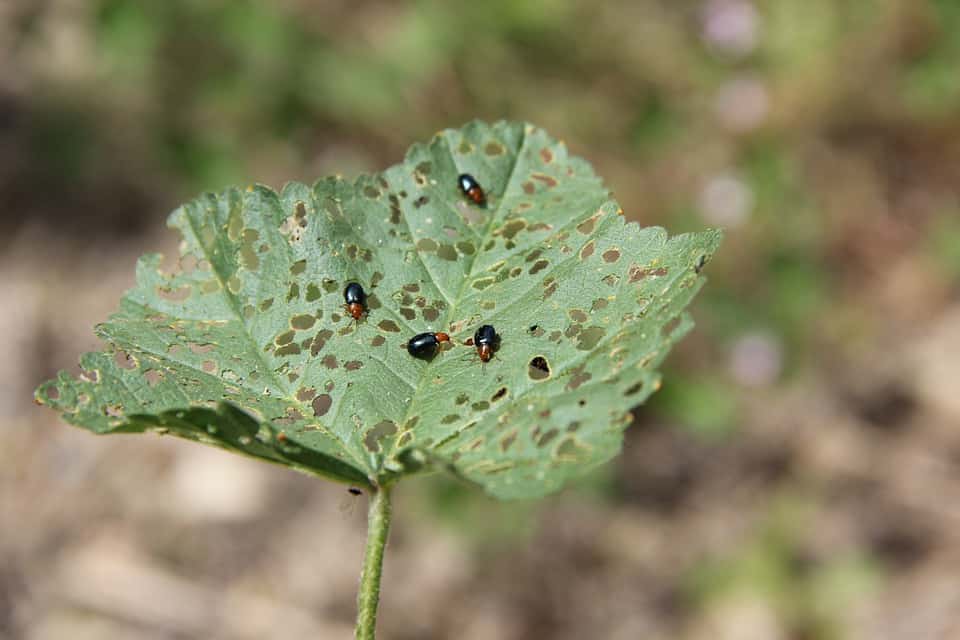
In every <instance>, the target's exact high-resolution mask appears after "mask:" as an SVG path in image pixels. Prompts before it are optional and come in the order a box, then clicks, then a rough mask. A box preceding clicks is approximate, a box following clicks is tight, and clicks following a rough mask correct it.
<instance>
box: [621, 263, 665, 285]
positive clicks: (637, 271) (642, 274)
mask: <svg viewBox="0 0 960 640" xmlns="http://www.w3.org/2000/svg"><path fill="white" fill-rule="evenodd" d="M665 275H667V268H666V267H659V268H657V269H654V268H653V267H648V268H643V267H641V266H640V265H636V264H634V265H631V266H630V270H629V271H628V272H627V276H628V279H627V282H630V283H634V282H639V281H640V280H643V279H644V278H646V277H647V276H665Z"/></svg>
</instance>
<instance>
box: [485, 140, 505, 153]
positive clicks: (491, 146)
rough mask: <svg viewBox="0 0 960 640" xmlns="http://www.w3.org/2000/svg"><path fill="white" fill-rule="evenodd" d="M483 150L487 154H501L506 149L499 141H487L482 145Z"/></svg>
mask: <svg viewBox="0 0 960 640" xmlns="http://www.w3.org/2000/svg"><path fill="white" fill-rule="evenodd" d="M483 152H484V153H485V154H487V155H488V156H502V155H503V154H504V153H506V152H507V150H506V149H505V148H504V146H503V145H502V144H500V143H499V142H488V143H487V144H486V146H484V147H483Z"/></svg>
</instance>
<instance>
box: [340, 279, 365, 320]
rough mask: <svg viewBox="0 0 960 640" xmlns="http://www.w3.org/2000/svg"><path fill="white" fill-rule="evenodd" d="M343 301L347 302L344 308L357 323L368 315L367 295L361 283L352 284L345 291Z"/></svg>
mask: <svg viewBox="0 0 960 640" xmlns="http://www.w3.org/2000/svg"><path fill="white" fill-rule="evenodd" d="M343 300H344V302H346V304H344V305H343V306H344V307H345V308H346V309H347V313H349V314H350V316H351V317H352V318H353V319H354V320H355V321H357V322H358V323H359V322H360V318H362V317H363V316H364V314H366V313H367V293H366V291H364V290H363V287H361V286H360V284H359V283H356V282H351V283H350V284H348V285H347V286H346V288H345V289H344V290H343Z"/></svg>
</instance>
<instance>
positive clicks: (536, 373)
mask: <svg viewBox="0 0 960 640" xmlns="http://www.w3.org/2000/svg"><path fill="white" fill-rule="evenodd" d="M527 375H528V376H529V377H530V379H531V380H536V381H539V380H546V379H547V378H549V377H550V363H548V362H547V359H546V358H544V357H543V356H536V357H534V358H533V359H531V360H530V363H529V364H528V365H527Z"/></svg>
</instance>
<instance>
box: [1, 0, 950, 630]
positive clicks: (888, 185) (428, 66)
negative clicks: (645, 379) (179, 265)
mask: <svg viewBox="0 0 960 640" xmlns="http://www.w3.org/2000/svg"><path fill="white" fill-rule="evenodd" d="M957 34H960V4H958V3H956V2H954V1H953V0H869V1H868V0H860V1H853V0H763V1H761V0H756V1H753V0H684V1H682V2H678V1H668V0H645V1H641V2H638V1H636V0H613V1H610V2H603V3H597V2H586V1H581V2H559V1H551V0H535V1H532V2H522V3H521V2H511V1H509V0H489V1H487V2H482V3H481V2H476V3H462V4H455V3H444V2H439V1H434V2H431V1H426V0H425V1H422V2H413V3H410V2H407V3H395V2H377V1H370V0H353V1H351V2H346V1H336V0H331V1H322V2H317V1H309V0H277V1H273V2H267V1H253V0H230V1H227V0H206V1H204V0H165V1H163V2H140V1H136V0H4V1H3V2H0V211H2V215H0V247H2V249H0V299H2V300H3V305H4V311H3V313H2V314H0V353H2V355H3V357H2V358H0V372H2V385H0V530H2V531H0V637H2V638H28V639H31V640H32V639H37V640H40V639H43V640H47V639H59V638H71V640H76V639H80V640H83V639H87V638H97V639H104V638H106V639H114V638H118V639H119V638H145V639H151V640H152V639H158V640H160V639H164V640H166V639H171V640H180V639H184V640H186V639H193V638H217V639H219V638H223V639H234V638H236V639H246V638H265V637H276V638H308V637H309V638H332V639H338V638H343V639H347V638H350V637H352V624H353V615H354V598H355V591H356V584H357V577H358V573H359V567H360V560H361V548H362V544H363V536H364V530H365V518H364V515H365V513H364V512H365V506H366V505H365V499H363V498H360V499H351V496H349V494H347V492H346V491H345V489H344V488H343V487H341V486H338V485H332V484H327V483H322V482H316V481H314V480H312V479H311V478H308V477H305V476H300V475H298V474H295V473H293V472H290V471H287V470H284V469H279V468H271V467H268V466H266V465H262V464H260V463H257V462H254V461H249V460H245V459H240V458H239V457H235V456H231V455H230V454H227V453H222V452H220V451H217V450H213V449H207V448H204V447H198V446H196V445H194V444H190V443H184V442H178V441H174V440H172V439H161V438H155V437H151V438H148V437H143V436H137V437H123V436H114V437H110V438H95V437H93V436H91V435H89V434H87V433H86V432H83V431H80V430H78V429H74V428H72V427H67V426H64V425H63V424H62V423H61V422H60V421H59V420H58V418H57V416H56V415H55V414H54V413H53V412H51V411H49V410H46V409H41V408H39V407H35V406H34V405H33V404H32V401H31V394H32V389H33V388H34V387H35V386H36V385H37V384H38V383H39V382H41V381H42V380H44V379H46V378H47V377H49V376H52V375H53V374H54V373H55V372H56V371H57V370H58V369H61V368H66V369H70V370H73V371H76V363H77V359H78V356H79V354H80V353H81V352H82V351H85V350H93V349H97V348H98V344H97V341H96V340H95V339H94V336H93V332H92V326H93V325H94V324H95V323H96V322H99V321H101V320H103V319H105V318H106V316H107V315H108V314H109V313H110V312H111V310H113V309H114V308H115V307H116V305H117V302H118V300H119V298H120V295H121V293H122V291H123V290H124V289H126V288H127V287H129V286H131V285H132V283H133V266H134V262H135V259H136V257H137V256H138V255H140V254H141V253H144V252H151V251H163V252H165V253H167V254H168V255H169V254H171V253H175V252H176V242H177V241H176V238H175V237H174V235H173V233H172V232H170V231H167V230H166V229H165V226H164V220H165V217H166V215H167V213H168V212H169V211H170V210H172V209H174V208H175V207H176V206H177V205H178V204H180V203H181V202H183V201H185V200H186V199H189V198H191V197H193V196H194V195H196V194H197V193H198V192H200V191H203V190H217V189H220V188H222V187H225V186H227V185H232V184H247V183H249V182H252V181H258V182H264V183H267V184H270V185H272V186H275V187H279V186H281V185H282V184H283V183H284V182H285V181H287V180H305V181H312V180H313V179H315V178H317V177H320V176H323V175H327V174H331V173H340V174H344V175H346V176H354V175H356V174H358V173H360V172H366V171H375V170H379V169H382V168H385V167H386V166H388V165H390V164H392V163H394V162H397V161H399V160H400V159H401V157H402V154H403V152H404V150H405V149H406V148H407V146H409V145H410V144H411V143H413V142H414V141H418V140H425V139H427V138H429V136H431V135H432V134H433V133H434V132H435V131H437V130H439V129H442V128H445V127H457V126H460V125H461V124H463V123H464V122H466V121H468V120H470V119H472V118H475V117H476V118H483V119H489V120H494V119H499V118H508V119H519V120H529V121H531V122H534V123H536V124H537V125H539V126H542V127H544V128H545V129H547V130H548V131H549V132H551V133H552V134H553V135H554V136H557V137H559V138H562V139H564V140H566V142H567V143H568V145H569V146H570V147H571V149H572V150H573V152H575V153H576V154H578V155H581V156H583V157H585V158H587V159H588V160H589V161H590V162H592V163H593V164H594V166H595V168H596V170H597V172H598V173H599V174H600V175H601V176H604V178H605V180H606V182H607V184H608V186H609V187H610V188H611V189H612V190H613V191H614V193H615V196H616V197H617V198H618V200H619V201H620V202H621V204H622V206H623V208H624V210H625V211H626V212H627V215H628V216H629V217H631V218H632V219H635V220H639V221H640V222H641V223H643V224H659V225H663V226H665V227H667V228H668V229H669V230H670V231H671V232H681V231H688V230H694V229H702V228H704V227H723V228H725V229H726V231H727V236H726V241H725V244H724V246H723V247H722V250H721V251H720V252H719V253H718V254H717V256H716V258H715V259H714V261H713V262H712V263H711V264H710V265H709V267H708V269H707V273H708V275H709V278H710V282H709V283H708V285H707V286H706V287H705V288H704V290H703V292H702V293H701V294H700V296H699V297H698V299H697V300H696V302H695V304H694V309H693V313H694V315H695V317H696V320H697V328H696V329H695V331H694V332H693V333H692V334H691V335H690V336H689V337H688V338H687V339H686V340H685V341H684V342H683V343H682V345H681V346H680V347H679V348H678V349H677V350H676V351H675V352H674V354H672V356H671V358H669V360H668V366H667V368H666V370H665V379H664V386H663V389H662V391H660V393H658V394H657V395H656V396H654V398H653V399H652V401H651V402H650V403H649V404H648V405H647V406H644V407H641V408H638V409H637V410H636V411H635V414H636V423H635V424H634V425H633V426H632V427H631V428H630V429H629V430H628V431H627V434H626V441H625V445H624V452H623V455H621V456H620V457H619V458H617V459H616V460H615V461H614V462H613V463H611V464H610V465H607V466H606V467H604V468H602V469H599V470H597V471H596V472H594V473H592V474H591V475H590V476H588V477H586V478H584V479H583V480H582V481H580V482H578V483H577V484H575V485H574V486H571V487H569V488H568V489H567V490H566V491H564V492H563V493H561V494H559V495H557V496H553V497H551V498H549V499H546V500H543V501H540V502H537V503H521V504H515V503H504V504H501V503H497V502H494V501H492V500H489V499H487V498H485V497H484V496H482V495H480V494H478V493H476V492H474V491H472V490H470V489H467V488H465V487H463V486H460V485H458V484H456V483H454V482H451V481H447V480H444V479H441V478H427V479H418V480H414V481H410V482H406V483H404V484H402V485H401V486H400V488H399V489H398V492H397V496H396V500H397V516H396V524H395V529H394V531H393V537H392V539H391V544H390V549H389V553H388V555H387V561H386V570H385V571H386V573H385V578H384V580H385V583H384V596H383V600H382V606H381V621H380V629H381V631H382V635H383V637H384V638H392V639H399V640H408V639H409V640H413V639H428V640H429V639H441V638H461V639H466V640H475V639H476V640H479V639H488V638H497V639H506V640H514V639H517V640H519V639H526V638H557V639H563V640H566V639H570V640H574V639H576V640H581V639H583V638H591V637H593V638H604V639H607V638H610V639H618V640H619V639H637V638H653V639H664V640H666V639H668V638H669V639H674V638H683V639H693V640H699V639H707V638H710V639H714V638H720V639H724V638H730V639H737V640H752V639H757V640H770V639H774V640H776V639H780V638H782V639H790V640H808V639H809V640H821V639H823V640H832V639H843V638H870V639H884V638H891V639H892V638H911V639H916V638H920V639H927V638H929V639H935V638H957V637H960V580H957V577H956V574H957V570H958V568H960V393H958V388H957V384H958V382H957V381H958V380H960V72H958V69H960V36H958V35H957Z"/></svg>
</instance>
